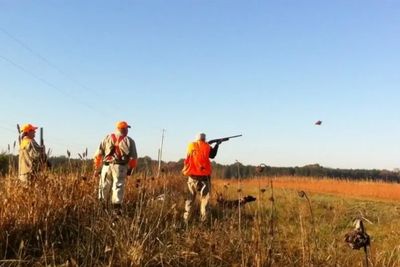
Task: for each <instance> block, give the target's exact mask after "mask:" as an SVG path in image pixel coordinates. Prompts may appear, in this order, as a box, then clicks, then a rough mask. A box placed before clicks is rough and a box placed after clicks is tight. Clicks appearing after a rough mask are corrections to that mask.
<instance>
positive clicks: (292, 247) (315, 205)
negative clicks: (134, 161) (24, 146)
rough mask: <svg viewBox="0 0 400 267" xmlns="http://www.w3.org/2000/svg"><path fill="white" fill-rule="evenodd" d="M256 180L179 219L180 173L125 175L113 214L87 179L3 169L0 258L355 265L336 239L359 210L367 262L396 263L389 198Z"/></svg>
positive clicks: (71, 262)
mask: <svg viewBox="0 0 400 267" xmlns="http://www.w3.org/2000/svg"><path fill="white" fill-rule="evenodd" d="M264 181H265V180H259V181H254V180H253V181H245V180H243V181H241V183H240V189H241V191H240V194H241V195H246V194H253V195H255V196H256V197H257V198H258V200H257V201H256V202H255V203H251V204H248V205H245V206H243V207H241V211H240V212H241V214H239V212H238V209H226V208H222V207H219V206H218V205H217V204H216V203H215V201H214V199H213V200H212V204H211V210H210V212H211V214H210V215H211V216H210V217H211V218H210V221H209V222H208V223H206V224H202V223H201V222H200V221H199V220H198V219H197V217H194V218H193V220H192V221H191V223H190V224H189V226H186V225H185V224H184V222H183V219H182V214H183V203H184V196H185V188H186V180H185V179H184V178H183V177H181V176H179V175H164V176H162V177H160V178H159V179H154V178H151V177H149V176H147V175H145V174H136V175H135V178H130V179H129V180H128V184H127V187H126V188H127V190H126V196H125V199H126V204H125V206H124V213H123V215H122V216H120V217H116V216H114V215H113V214H112V213H111V212H108V211H104V210H102V209H101V207H100V205H99V203H98V201H97V199H96V188H97V181H96V180H93V179H90V178H89V179H86V180H84V179H82V176H81V175H77V174H73V173H70V174H65V175H62V176H54V175H52V174H48V177H42V178H40V179H39V180H38V181H37V183H36V184H35V186H32V187H24V186H22V185H21V184H19V183H18V182H17V181H16V180H15V179H12V177H8V178H6V179H5V180H3V182H2V183H1V185H0V265H1V266H46V265H47V266H361V265H360V264H361V263H362V261H363V255H362V254H361V253H360V252H358V251H352V250H350V249H349V248H348V247H347V245H346V244H345V243H344V242H343V236H344V234H345V233H346V231H348V230H349V229H351V227H352V226H351V222H352V219H353V218H354V217H357V216H359V214H360V213H361V214H362V215H363V216H364V217H365V218H368V219H369V220H370V221H371V222H372V223H373V224H367V230H368V231H369V233H370V234H371V236H372V237H373V241H372V242H373V243H372V251H371V256H370V259H369V260H370V263H371V264H372V265H373V266H397V265H399V264H400V256H399V250H400V247H399V243H398V240H399V237H400V232H399V230H397V229H400V228H399V227H400V212H399V209H398V205H396V204H392V203H379V202H372V201H361V200H350V199H341V198H334V197H325V196H319V195H312V194H308V197H309V200H310V204H308V203H306V201H305V200H304V199H303V198H300V197H299V195H298V194H297V192H296V191H291V190H281V189H278V188H279V187H281V186H280V182H279V179H274V180H273V185H274V186H275V187H276V189H275V191H274V198H273V199H271V184H269V183H266V184H264ZM287 183H289V182H288V181H287ZM213 187H214V192H216V191H218V192H222V193H223V194H224V196H225V197H226V198H228V199H234V198H237V196H238V188H237V184H236V183H233V184H232V185H230V184H229V185H228V184H227V181H223V180H213ZM288 188H290V187H288ZM303 189H304V188H303ZM304 190H306V189H304ZM160 195H161V196H162V197H160ZM310 207H311V208H312V210H313V216H311V213H310ZM271 214H272V216H271ZM239 216H240V224H239ZM271 218H272V219H271ZM313 222H314V223H313ZM271 229H272V231H271Z"/></svg>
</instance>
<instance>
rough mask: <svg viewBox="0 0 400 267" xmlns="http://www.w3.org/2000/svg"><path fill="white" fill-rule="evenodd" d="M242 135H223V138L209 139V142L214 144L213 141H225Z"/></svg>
mask: <svg viewBox="0 0 400 267" xmlns="http://www.w3.org/2000/svg"><path fill="white" fill-rule="evenodd" d="M241 136H243V135H241V134H238V135H233V136H228V137H223V138H218V139H212V140H210V141H208V143H209V144H213V143H217V142H225V141H228V140H229V139H231V138H237V137H241Z"/></svg>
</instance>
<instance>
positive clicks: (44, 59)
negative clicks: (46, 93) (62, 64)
mask: <svg viewBox="0 0 400 267" xmlns="http://www.w3.org/2000/svg"><path fill="white" fill-rule="evenodd" d="M0 31H2V32H3V33H4V34H5V35H6V36H7V37H9V38H10V39H12V40H13V41H14V42H16V43H18V44H19V45H20V46H21V47H23V48H24V49H26V50H27V51H29V52H30V53H31V54H33V55H34V56H36V57H37V58H39V59H40V60H42V61H43V62H45V63H46V64H47V65H48V66H50V67H51V68H53V69H55V70H56V71H57V72H58V73H59V74H61V75H62V76H64V77H65V78H67V79H69V80H71V81H72V82H73V83H75V85H78V87H81V88H82V89H85V90H87V91H91V92H92V93H95V94H96V95H98V96H99V94H98V92H97V91H95V90H93V89H91V88H89V87H88V86H86V85H85V84H83V83H81V82H79V81H78V80H77V79H75V78H74V77H71V76H70V75H69V74H67V73H66V72H64V71H63V70H62V69H61V68H59V67H57V66H56V65H55V64H54V63H52V62H51V61H50V60H48V59H47V58H46V57H44V56H43V55H42V54H40V53H39V52H37V51H35V50H34V49H32V48H31V47H30V46H29V45H27V44H26V43H25V42H23V41H21V40H20V39H18V38H17V37H15V36H14V35H13V34H11V33H10V32H9V31H7V30H6V29H4V28H2V27H0Z"/></svg>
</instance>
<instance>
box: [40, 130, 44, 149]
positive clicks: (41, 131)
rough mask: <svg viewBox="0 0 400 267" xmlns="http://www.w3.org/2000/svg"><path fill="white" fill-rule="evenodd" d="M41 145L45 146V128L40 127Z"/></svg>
mask: <svg viewBox="0 0 400 267" xmlns="http://www.w3.org/2000/svg"><path fill="white" fill-rule="evenodd" d="M40 145H41V146H43V145H44V139H43V127H40Z"/></svg>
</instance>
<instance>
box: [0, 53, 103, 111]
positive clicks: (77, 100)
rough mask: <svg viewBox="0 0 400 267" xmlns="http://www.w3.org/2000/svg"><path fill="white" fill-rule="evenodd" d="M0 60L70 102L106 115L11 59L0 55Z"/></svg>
mask: <svg viewBox="0 0 400 267" xmlns="http://www.w3.org/2000/svg"><path fill="white" fill-rule="evenodd" d="M0 58H1V59H3V60H4V61H6V62H8V63H9V64H11V65H13V66H14V67H16V68H17V69H19V70H21V71H23V72H25V73H26V74H29V75H30V76H32V77H33V78H35V79H36V80H38V81H40V82H42V83H44V84H45V85H47V86H48V87H50V88H53V89H54V90H56V91H58V92H59V93H61V94H63V95H64V96H67V97H69V98H71V99H72V100H74V101H76V102H78V103H79V104H81V105H83V106H85V107H86V108H88V109H90V110H92V111H94V112H95V113H102V115H107V114H104V112H102V111H98V110H96V109H95V108H94V107H93V106H91V105H89V104H88V103H86V102H83V101H81V100H80V99H79V98H77V97H75V96H74V95H72V94H70V93H67V92H66V91H64V90H62V89H60V88H59V87H57V86H56V85H54V84H53V83H51V82H48V81H47V80H45V79H44V78H42V77H40V76H38V75H36V74H35V73H33V72H31V71H30V70H28V69H26V68H25V67H23V66H21V65H19V64H18V63H16V62H14V61H12V60H11V59H9V58H7V57H5V56H3V55H0Z"/></svg>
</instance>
